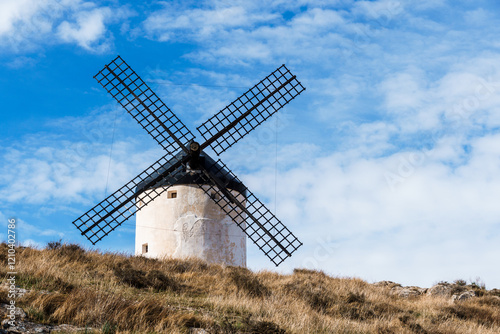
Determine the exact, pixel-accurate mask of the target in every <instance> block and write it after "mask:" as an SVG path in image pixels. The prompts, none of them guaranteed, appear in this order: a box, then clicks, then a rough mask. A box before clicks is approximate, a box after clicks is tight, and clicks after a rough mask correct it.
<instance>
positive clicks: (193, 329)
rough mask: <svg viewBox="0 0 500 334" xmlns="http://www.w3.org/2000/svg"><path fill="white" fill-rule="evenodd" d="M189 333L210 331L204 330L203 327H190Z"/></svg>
mask: <svg viewBox="0 0 500 334" xmlns="http://www.w3.org/2000/svg"><path fill="white" fill-rule="evenodd" d="M189 333H190V334H208V332H207V331H206V330H204V329H203V328H194V327H193V328H190V329H189Z"/></svg>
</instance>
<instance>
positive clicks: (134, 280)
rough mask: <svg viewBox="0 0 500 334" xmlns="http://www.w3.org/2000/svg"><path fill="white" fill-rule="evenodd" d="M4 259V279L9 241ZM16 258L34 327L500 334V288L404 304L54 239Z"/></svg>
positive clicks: (311, 276) (349, 283)
mask: <svg viewBox="0 0 500 334" xmlns="http://www.w3.org/2000/svg"><path fill="white" fill-rule="evenodd" d="M0 254H2V255H0V260H1V261H2V262H3V264H4V265H2V270H3V272H1V274H2V277H4V276H5V274H6V272H5V267H6V266H5V257H3V254H6V249H5V245H2V246H1V249H0ZM17 262H18V263H17V268H16V269H17V271H18V276H17V284H18V285H19V286H20V287H23V288H26V289H29V292H28V293H26V294H25V295H24V296H23V297H22V298H20V299H19V301H18V305H20V306H22V308H23V309H24V310H25V311H26V312H27V314H28V316H29V317H30V319H31V320H32V321H36V322H40V323H53V324H54V323H55V324H57V323H66V324H73V325H77V326H80V327H87V328H90V329H91V331H89V332H93V333H100V332H103V333H189V332H190V328H203V329H205V330H206V332H208V333H387V334H389V333H422V334H423V333H429V334H430V333H436V334H437V333H442V334H448V333H449V334H452V333H453V334H455V333H471V334H472V333H474V334H476V333H500V296H499V293H498V290H496V291H486V290H485V289H481V287H477V286H476V287H475V288H476V289H477V290H478V293H477V295H479V296H478V297H474V298H472V299H469V300H466V301H460V302H457V301H455V302H453V301H451V299H450V298H449V297H438V296H430V295H426V294H423V295H421V296H413V297H409V298H404V297H400V296H398V295H397V294H394V293H393V292H391V291H392V290H391V289H390V287H389V286H387V285H386V286H382V285H374V284H369V283H367V282H365V281H363V280H360V279H356V278H338V277H330V276H328V275H325V274H324V273H322V272H317V271H310V270H303V269H296V270H295V271H294V273H293V274H291V275H279V274H276V273H273V272H268V271H263V272H259V273H253V272H251V271H249V270H247V269H243V268H235V267H222V266H218V265H207V264H206V263H203V262H201V261H198V260H189V261H181V260H171V259H170V260H169V259H167V260H162V261H160V260H153V259H147V258H143V257H130V256H124V255H121V254H100V253H98V252H89V251H85V250H83V249H82V248H80V247H79V246H77V245H60V244H57V243H55V244H51V245H50V247H48V248H47V249H43V250H39V249H33V248H22V249H18V254H17ZM456 285H457V288H460V286H461V285H463V284H456ZM1 291H3V290H1ZM6 298H7V296H6V293H5V291H3V292H2V293H1V294H0V299H1V300H2V301H1V302H2V303H5V302H6Z"/></svg>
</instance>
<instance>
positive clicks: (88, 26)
mask: <svg viewBox="0 0 500 334" xmlns="http://www.w3.org/2000/svg"><path fill="white" fill-rule="evenodd" d="M111 16H112V11H111V10H110V9H109V8H99V9H94V10H91V11H88V12H78V13H76V14H75V20H76V22H75V23H70V22H68V21H63V22H62V23H61V24H60V25H59V26H58V28H57V34H58V36H59V37H60V38H61V39H62V40H63V41H64V42H67V43H68V42H75V43H76V44H78V45H79V46H81V47H82V48H84V49H87V50H92V49H93V47H92V46H93V44H95V43H96V42H98V41H99V40H101V39H103V37H104V35H105V32H106V25H105V21H106V20H107V19H109V18H110V17H111ZM105 47H106V46H105V45H102V44H101V46H100V49H103V48H105Z"/></svg>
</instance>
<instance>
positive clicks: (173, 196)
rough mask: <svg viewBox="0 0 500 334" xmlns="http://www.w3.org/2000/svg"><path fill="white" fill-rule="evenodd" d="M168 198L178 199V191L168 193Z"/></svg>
mask: <svg viewBox="0 0 500 334" xmlns="http://www.w3.org/2000/svg"><path fill="white" fill-rule="evenodd" d="M167 198H177V190H171V191H168V192H167Z"/></svg>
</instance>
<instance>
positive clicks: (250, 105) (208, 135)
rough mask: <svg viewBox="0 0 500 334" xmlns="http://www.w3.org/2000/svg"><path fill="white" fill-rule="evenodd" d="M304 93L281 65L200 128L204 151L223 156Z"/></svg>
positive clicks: (297, 82)
mask: <svg viewBox="0 0 500 334" xmlns="http://www.w3.org/2000/svg"><path fill="white" fill-rule="evenodd" d="M304 90H305V88H304V87H303V86H302V84H301V83H300V82H299V81H297V78H296V77H295V75H293V74H292V73H291V72H290V71H289V70H288V69H287V68H286V66H285V65H282V66H281V67H279V68H278V69H277V70H276V71H274V72H273V73H271V74H269V75H268V76H267V77H266V78H264V79H263V80H261V81H260V82H259V83H258V84H256V85H255V86H253V87H252V88H250V89H249V90H248V91H247V92H246V93H244V94H243V95H241V96H240V97H238V98H237V99H236V100H234V101H233V102H232V103H231V104H229V105H228V106H227V107H225V108H224V109H222V110H221V111H219V112H218V113H217V114H215V115H214V116H212V117H211V118H209V119H208V120H207V121H206V122H205V123H203V124H202V125H200V126H199V127H198V128H197V129H198V131H199V132H200V134H201V135H202V137H203V138H204V139H205V140H206V142H205V143H204V144H202V149H203V148H205V147H206V146H210V147H212V149H213V150H214V151H215V152H216V153H217V154H218V155H219V154H221V153H222V152H224V151H225V150H227V149H228V148H229V147H231V146H233V145H234V144H235V143H236V142H237V141H239V140H240V139H242V138H243V137H244V136H246V135H247V134H248V133H249V132H250V131H252V130H253V129H255V128H256V127H257V126H259V125H260V124H261V123H262V122H264V121H265V120H267V119H268V118H269V117H271V116H272V115H273V114H274V113H275V112H277V111H278V110H279V109H281V108H283V106H284V105H286V104H287V103H288V102H290V101H291V100H293V99H294V98H295V97H296V96H297V95H299V94H300V93H302V92H303V91H304Z"/></svg>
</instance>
